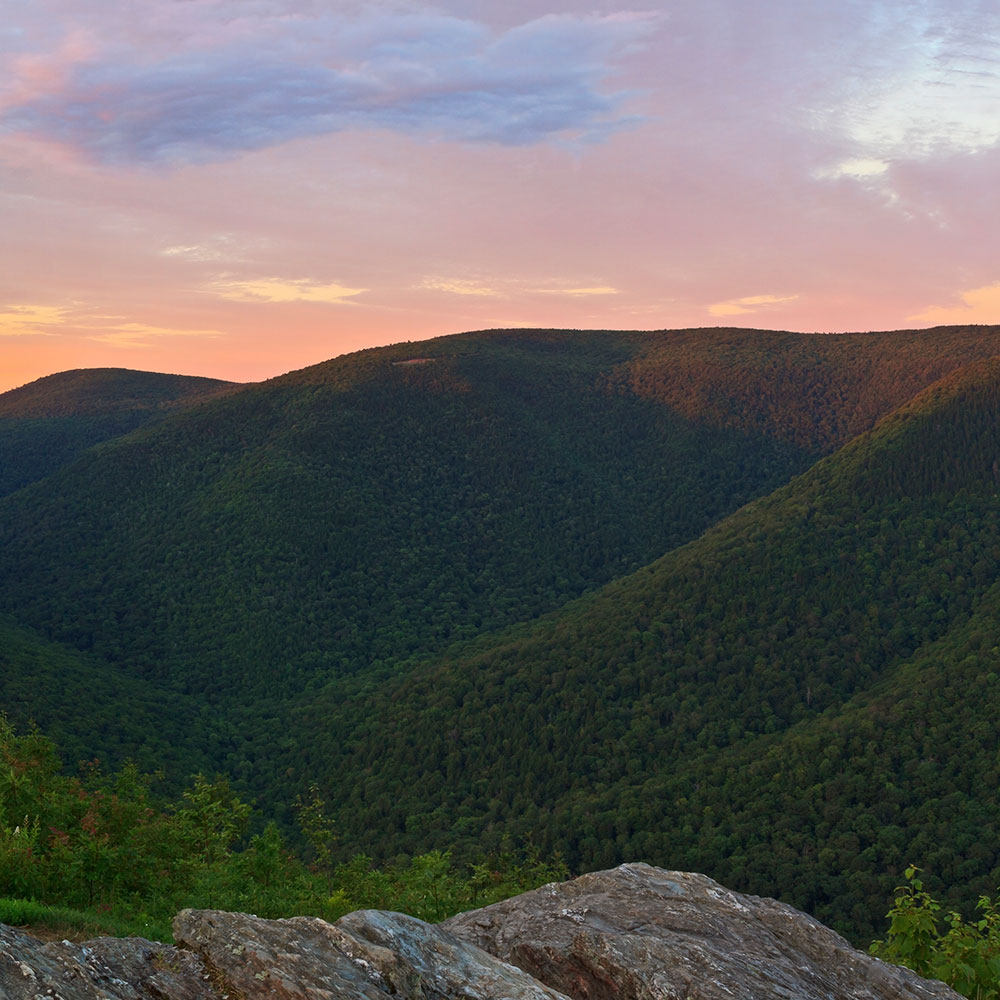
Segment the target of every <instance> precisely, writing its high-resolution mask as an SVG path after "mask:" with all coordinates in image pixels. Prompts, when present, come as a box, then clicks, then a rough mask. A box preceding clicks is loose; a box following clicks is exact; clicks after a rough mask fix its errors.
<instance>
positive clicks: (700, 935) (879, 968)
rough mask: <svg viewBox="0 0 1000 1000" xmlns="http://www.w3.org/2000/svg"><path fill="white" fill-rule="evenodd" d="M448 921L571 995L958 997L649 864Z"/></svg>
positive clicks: (751, 899)
mask: <svg viewBox="0 0 1000 1000" xmlns="http://www.w3.org/2000/svg"><path fill="white" fill-rule="evenodd" d="M441 926H442V927H443V928H445V929H447V930H448V931H450V932H452V933H453V934H455V935H456V936H457V937H460V938H463V939H464V940H466V941H469V942H471V943H473V944H477V945H479V947H480V948H483V949H484V950H486V951H489V952H491V953H492V954H494V955H496V956H497V957H498V958H503V959H505V960H506V961H508V962H511V963H513V964H514V965H516V966H518V967H519V968H521V969H523V970H524V971H525V972H527V973H529V974H530V975H532V976H534V977H535V978H536V979H539V980H541V982H543V983H546V984H547V985H549V986H551V987H553V988H554V989H557V990H561V991H562V992H563V993H565V994H567V995H568V996H570V997H572V998H574V1000H675V998H676V1000H680V998H685V1000H734V998H739V1000H757V998H760V1000H764V998H767V1000H779V998H789V1000H790V998H796V1000H896V998H899V1000H903V998H906V1000H910V998H913V1000H918V998H919V1000H930V998H940V1000H945V998H947V1000H957V998H958V996H959V995H958V994H957V993H955V992H954V991H953V990H951V989H949V988H948V987H947V986H945V985H944V984H943V983H939V982H930V981H928V980H925V979H921V978H920V977H919V976H917V975H915V974H914V973H912V972H910V971H909V970H907V969H902V968H899V967H898V966H894V965H887V964H886V963H884V962H880V961H879V960H878V959H875V958H872V957H871V956H869V955H866V954H865V953H863V952H860V951H858V950H857V949H855V948H853V947H852V946H851V945H850V944H849V943H848V942H847V941H845V940H844V939H843V938H842V937H840V935H838V934H836V933H834V932H833V931H831V930H830V929H829V928H828V927H825V926H824V925H823V924H821V923H819V922H818V921H816V920H814V919H813V918H812V917H809V916H807V915H806V914H804V913H800V912H799V911H798V910H795V909H793V908H792V907H791V906H787V905H785V904H784V903H779V902H776V901H775V900H773V899H761V898H758V897H756V896H743V895H740V894H738V893H735V892H730V891H729V890H728V889H724V888H723V887H722V886H721V885H719V884H718V883H717V882H713V881H712V879H710V878H708V877H706V876H705V875H690V874H686V873H683V872H670V871H664V870H662V869H659V868H651V867H650V866H649V865H644V864H629V865H622V866H621V867H620V868H615V869H613V870H611V871H604V872H595V873H593V874H590V875H583V876H581V877H580V878H577V879H574V880H572V881H571V882H564V883H561V884H553V885H548V886H545V887H543V888H541V889H536V890H534V891H533V892H527V893H524V894H523V895H520V896H516V897H514V898H513V899H508V900H506V901H504V902H501V903H496V904H494V905H493V906H487V907H485V908H483V909H481V910H472V911H470V912H469V913H463V914H459V915H458V916H456V917H452V918H451V919H450V920H446V921H444V923H443V924H441Z"/></svg>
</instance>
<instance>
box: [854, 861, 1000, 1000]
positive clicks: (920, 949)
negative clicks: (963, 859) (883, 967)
mask: <svg viewBox="0 0 1000 1000" xmlns="http://www.w3.org/2000/svg"><path fill="white" fill-rule="evenodd" d="M904 874H905V876H906V883H905V885H901V886H899V887H898V888H897V889H896V899H895V902H894V903H893V905H892V909H890V910H889V913H888V917H889V921H890V923H889V933H888V934H887V936H886V938H885V940H881V941H875V942H874V943H873V944H872V946H871V949H870V950H871V953H872V954H873V955H876V956H877V957H878V958H881V959H884V960H885V961H887V962H895V963H896V964H897V965H905V966H906V967H907V968H909V969H912V970H913V971H914V972H916V973H918V974H919V975H921V976H925V977H927V978H928V979H940V980H942V981H943V982H946V983H948V985H949V986H951V987H953V988H954V989H956V990H957V991H958V992H959V993H961V994H962V995H963V996H966V997H974V998H976V1000H994V998H996V997H1000V899H990V898H989V897H988V896H981V897H980V898H979V902H978V903H977V904H976V910H977V912H978V917H977V919H974V920H971V921H969V920H965V919H964V918H963V917H962V916H961V914H959V913H956V912H955V911H950V912H948V913H945V914H942V913H941V904H940V903H939V902H938V901H937V900H935V899H934V897H933V896H931V894H930V893H929V892H928V891H927V890H926V889H924V883H923V881H922V880H921V878H920V877H919V876H920V869H919V868H915V867H913V866H912V865H911V866H910V867H908V868H907V869H906V871H905V873H904Z"/></svg>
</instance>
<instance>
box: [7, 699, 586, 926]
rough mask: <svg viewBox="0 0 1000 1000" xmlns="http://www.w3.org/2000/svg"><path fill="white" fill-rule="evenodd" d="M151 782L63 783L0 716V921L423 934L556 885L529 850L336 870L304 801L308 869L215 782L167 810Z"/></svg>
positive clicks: (50, 755) (328, 842)
mask: <svg viewBox="0 0 1000 1000" xmlns="http://www.w3.org/2000/svg"><path fill="white" fill-rule="evenodd" d="M153 780H154V779H153V777H152V776H149V775H144V774H141V773H140V772H139V771H138V770H137V768H135V767H134V766H133V765H126V766H125V767H124V768H122V770H121V771H120V772H118V773H117V774H110V775H105V774H103V773H102V772H101V770H100V768H99V766H97V764H96V763H94V764H92V765H90V766H89V767H88V768H86V769H85V772H84V774H83V775H82V776H80V777H68V776H66V775H64V774H62V773H61V772H60V767H59V758H58V756H57V754H56V750H55V747H54V745H53V744H52V742H51V741H50V740H49V739H48V738H47V737H45V736H43V735H42V734H41V733H39V732H37V731H31V732H28V733H27V734H24V735H19V734H18V733H16V732H15V731H14V729H13V727H12V726H11V725H10V724H9V723H8V722H7V720H6V719H5V718H4V717H3V716H0V897H4V898H0V922H4V923H13V924H32V925H38V924H43V925H46V926H69V927H76V928H80V929H84V930H87V931H89V930H91V929H93V930H96V931H97V932H98V933H105V934H107V933H111V934H121V933H127V934H140V935H142V936H144V937H150V938H160V939H168V938H169V936H170V931H169V922H170V918H171V917H172V916H173V914H174V913H176V912H177V911H178V910H180V909H182V908H184V907H188V906H190V907H196V908H210V909H224V910H240V911H245V912H252V913H256V914H258V915H259V916H262V917H270V918H275V917H287V916H294V915H300V914H312V915H318V916H323V917H326V918H328V919H335V918H337V917H339V916H341V915H342V914H344V913H347V912H349V911H351V910H355V909H360V908H366V907H367V908H377V909H390V910H401V911H404V912H407V913H410V914H412V915H413V916H416V917H420V918H421V919H424V920H431V921H436V920H443V919H444V918H445V917H448V916H450V915H452V914H453V913H457V912H459V911H461V910H463V909H469V908H472V907H476V906H483V905H485V904H487V903H491V902H495V901H497V900H499V899H503V898H506V897H507V896H511V895H515V894H517V893H519V892H524V891H526V890H528V889H532V888H535V887H536V886H538V885H541V884H543V883H545V882H548V881H553V880H556V879H563V878H565V877H567V874H568V873H567V870H566V868H565V866H564V865H563V864H562V863H561V862H558V861H556V862H547V861H543V860H542V859H541V858H540V857H539V856H538V855H537V853H536V852H535V851H534V850H533V849H531V847H530V846H529V847H528V848H527V849H524V850H514V849H513V848H510V847H508V846H505V847H504V848H502V849H501V850H500V851H498V852H495V853H494V854H492V855H491V856H489V857H487V858H483V859H481V860H480V861H479V862H477V863H474V864H470V865H468V866H465V867H464V868H463V867H461V866H458V865H456V864H455V863H453V861H452V858H451V856H450V854H449V853H447V852H443V851H432V852H430V853H429V854H425V855H421V856H419V857H414V858H411V859H406V858H404V859H400V860H398V861H396V862H395V863H393V864H391V865H388V866H383V867H382V868H375V867H374V866H373V864H372V861H371V859H370V858H368V857H365V856H363V855H359V856H356V857H354V858H351V859H350V860H342V861H337V860H336V857H335V850H334V848H335V841H336V837H335V833H334V829H333V826H332V823H330V821H329V819H328V818H327V817H326V815H325V812H324V803H323V802H322V799H321V798H320V797H319V795H318V793H317V791H316V789H311V790H310V796H309V797H307V798H306V799H304V800H303V799H300V800H299V801H298V802H297V809H298V815H299V820H300V825H301V827H302V830H303V834H304V837H305V840H306V841H307V842H308V844H309V850H310V853H311V864H309V865H307V864H306V863H305V862H304V861H303V860H302V859H301V858H299V857H297V856H296V855H295V854H294V853H292V851H291V850H289V847H288V845H287V844H286V843H285V840H284V838H283V836H282V834H281V832H280V831H279V829H278V827H277V826H276V825H275V824H274V823H270V824H268V825H267V826H265V827H264V828H263V829H262V830H261V831H260V832H259V833H256V834H253V835H248V833H247V830H248V827H249V826H250V824H251V821H252V818H253V817H252V814H251V809H250V807H249V806H248V805H247V804H246V803H244V802H242V801H241V800H240V799H239V798H238V797H237V796H236V795H235V794H234V793H233V791H232V789H231V788H230V787H229V783H228V781H227V780H226V779H225V778H215V779H214V780H209V779H207V778H206V777H205V776H204V775H201V774H198V775H195V776H194V779H193V783H192V785H191V787H190V788H188V790H187V791H185V792H184V793H183V795H182V796H181V798H180V799H179V800H178V801H176V802H173V803H162V802H160V801H158V800H157V799H156V798H155V797H154V796H153V795H152V793H151V791H150V786H151V784H152V783H153Z"/></svg>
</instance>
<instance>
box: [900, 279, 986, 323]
mask: <svg viewBox="0 0 1000 1000" xmlns="http://www.w3.org/2000/svg"><path fill="white" fill-rule="evenodd" d="M960 298H961V302H960V303H959V304H955V305H950V306H931V307H930V308H929V309H925V310H924V311H923V312H920V313H917V314H916V315H915V316H911V317H910V320H911V321H912V322H915V323H930V324H931V325H934V326H948V325H951V324H964V323H988V324H993V323H1000V282H998V283H997V284H995V285H985V286H983V287H982V288H973V289H971V290H969V291H967V292H962V294H961V296H960Z"/></svg>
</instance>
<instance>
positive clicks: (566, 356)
mask: <svg viewBox="0 0 1000 1000" xmlns="http://www.w3.org/2000/svg"><path fill="white" fill-rule="evenodd" d="M637 343H638V342H637V340H636V339H635V338H632V339H629V338H625V337H618V336H616V335H606V336H598V335H593V336H587V335H582V334H580V335H574V336H564V337H553V336H552V335H547V334H536V335H534V336H529V335H527V334H518V335H517V336H516V337H500V336H495V337H478V338H477V337H469V338H449V339H446V340H442V341H439V342H435V343H433V344H430V345H426V344H421V345H420V354H419V355H416V356H414V353H413V349H412V348H409V347H406V345H403V346H401V347H399V348H394V349H384V350H381V351H370V352H362V353H360V354H358V355H354V356H351V357H348V358H346V359H342V360H340V361H338V362H330V363H327V364H326V365H323V366H317V368H314V369H307V370H306V371H305V372H303V373H294V374H293V375H290V376H285V377H283V378H281V379H276V380H272V381H271V382H269V383H265V384H263V385H260V386H254V387H249V388H246V389H244V390H242V391H240V392H238V393H235V394H232V395H229V396H226V397H224V398H221V399H217V400H214V401H210V402H208V403H206V404H203V405H201V406H198V407H195V408H191V409H188V410H186V411H184V412H182V413H178V414H176V415H174V416H173V417H170V418H169V419H167V420H165V421H162V422H160V423H158V424H157V425H156V426H154V427H149V428H144V429H142V430H140V431H137V432H135V433H133V434H132V435H130V436H127V437H124V438H118V439H116V440H114V441H111V442H107V443H105V444H104V445H102V446H101V447H100V448H97V449H94V450H92V451H90V452H88V453H87V454H86V455H85V456H83V457H81V459H80V460H79V461H77V462H76V463H75V464H74V465H73V466H72V467H67V468H65V469H63V470H61V471H60V472H59V473H57V474H55V475H53V476H50V477H49V478H48V479H47V480H45V482H44V483H41V484H38V485H37V486H36V487H34V488H29V489H27V490H22V491H21V492H20V493H18V494H17V495H16V496H12V497H9V498H7V500H6V502H5V503H4V505H3V508H2V514H3V516H2V518H0V523H2V527H0V535H2V544H3V545H4V549H5V553H6V560H5V564H4V570H3V572H2V574H0V600H2V602H3V606H4V607H5V608H7V609H8V610H9V611H10V612H11V613H13V614H16V615H17V616H18V617H19V618H20V619H21V620H23V621H24V622H25V623H26V624H28V625H30V626H32V627H34V628H38V629H44V630H46V632H47V634H49V635H51V636H52V637H53V638H55V639H57V640H58V641H61V642H64V643H67V644H70V645H73V646H75V647H77V648H81V649H86V650H93V651H94V652H95V653H98V654H100V655H103V656H106V657H109V658H111V659H113V660H115V661H116V662H125V661H128V662H130V663H132V664H133V665H134V666H135V667H136V668H137V669H138V670H140V671H141V672H143V673H144V674H145V675H147V676H152V677H159V676H169V677H170V678H171V682H172V683H175V684H176V685H177V686H178V687H179V688H182V689H185V690H191V691H198V692H201V693H204V694H208V695H211V696H212V697H213V698H219V699H222V700H229V701H231V702H235V703H242V702H244V701H245V700H246V698H247V697H248V696H249V695H253V696H254V697H264V698H268V699H273V698H274V697H284V696H285V694H287V693H288V692H294V691H297V690H301V689H302V688H303V686H304V685H305V684H307V683H308V682H309V681H310V680H311V679H312V678H315V677H320V678H321V679H322V680H326V679H327V678H328V677H330V676H339V675H342V674H345V673H353V672H357V671H359V670H367V669H369V668H370V667H371V665H372V664H373V663H390V662H396V661H399V660H402V659H405V658H407V657H409V656H412V655H414V654H416V653H426V652H428V651H430V650H438V649H442V648H444V646H445V645H446V644H447V643H449V642H451V641H454V640H455V639H457V638H462V637H467V636H470V635H473V634H476V633H478V632H480V631H482V630H483V629H491V628H496V627H499V626H502V625H505V624H509V623H511V622H513V621H516V620H519V619H522V618H525V619H526V618H531V617H533V616H535V615H537V614H538V613H540V612H542V611H546V610H550V609H552V608H554V607H557V606H558V605H559V604H561V603H562V602H563V601H565V600H566V599H567V598H570V597H573V596H576V595H578V594H580V593H581V592H583V591H584V590H586V589H588V588H591V587H594V586H596V585H599V584H601V583H604V582H606V581H608V580H609V579H612V578H613V577H615V576H617V575H619V574H621V573H623V572H626V571H628V570H630V569H634V568H636V567H637V566H639V565H641V564H643V563H645V562H648V561H649V560H650V559H652V558H655V557H656V556H657V555H659V554H660V553H661V552H663V551H664V550H665V549H669V548H672V547H674V546H675V545H677V544H679V543H681V542H684V541H686V540H688V539H690V538H692V537H695V536H696V535H697V534H699V533H700V532H701V531H702V530H704V528H705V527H706V526H707V525H708V524H710V523H711V522H712V521H713V520H715V519H717V518H718V517H719V516H721V515H723V514H724V513H726V512H728V511H729V510H731V509H733V508H734V507H736V506H738V505H739V504H741V503H743V502H745V501H746V500H747V499H749V498H750V497H752V496H754V495H757V494H759V493H761V492H764V491H766V490H769V489H771V488H773V487H774V486H775V485H777V484H778V483H780V482H782V481H784V480H785V479H787V477H788V475H789V474H790V473H791V472H793V471H796V470H797V469H799V468H802V467H804V466H805V465H806V464H807V463H808V462H809V460H810V458H811V456H807V455H805V454H804V453H803V452H802V451H801V450H800V449H797V448H795V447H794V446H789V445H786V444H782V443H780V442H777V443H776V442H773V441H771V440H769V439H767V438H764V437H760V436H757V437H753V436H750V435H743V434H739V433H734V432H732V431H720V430H716V429H714V428H710V427H703V426H699V425H697V424H695V423H692V422H691V421H688V420H684V419H682V418H678V417H676V416H674V415H673V414H671V413H669V412H668V411H666V410H664V409H663V407H661V406H659V405H657V404H656V403H654V402H650V401H647V400H642V399H638V398H636V397H635V396H633V395H628V394H612V393H609V392H608V391H607V390H606V388H605V387H604V386H603V385H601V384H600V381H599V379H600V376H601V375H602V373H604V372H606V371H607V370H609V369H611V368H613V367H614V365H615V364H618V363H621V362H622V361H625V360H627V359H628V358H629V357H631V356H633V355H634V353H635V351H636V350H637ZM425 356H429V357H430V358H431V360H430V361H421V360H420V359H421V358H423V357H425ZM209 665H210V667H209Z"/></svg>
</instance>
